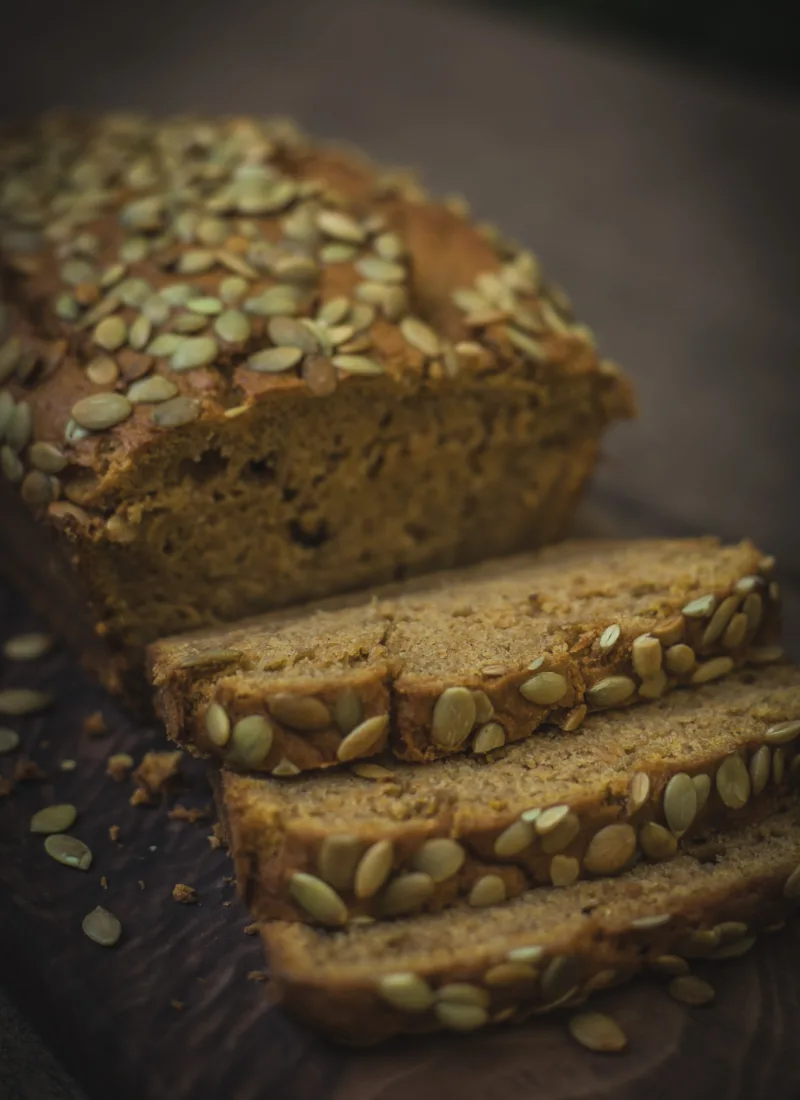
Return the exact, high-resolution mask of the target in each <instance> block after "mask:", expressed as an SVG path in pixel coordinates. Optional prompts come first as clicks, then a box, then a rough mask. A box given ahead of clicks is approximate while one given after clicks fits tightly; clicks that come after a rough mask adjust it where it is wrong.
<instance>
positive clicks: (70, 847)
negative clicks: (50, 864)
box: [44, 833, 92, 871]
mask: <svg viewBox="0 0 800 1100" xmlns="http://www.w3.org/2000/svg"><path fill="white" fill-rule="evenodd" d="M44 850H45V851H46V852H47V854H48V855H49V856H50V857H51V858H52V859H54V860H56V862H58V863H63V864H64V866H65V867H75V868H76V869H77V870H78V871H88V870H89V868H90V867H91V865H92V852H91V849H90V848H88V847H87V846H86V845H85V844H84V843H83V841H82V840H78V838H77V837H76V836H64V835H62V834H59V833H54V834H53V835H52V836H48V837H47V838H46V839H45V842H44Z"/></svg>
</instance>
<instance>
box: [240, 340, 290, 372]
mask: <svg viewBox="0 0 800 1100" xmlns="http://www.w3.org/2000/svg"><path fill="white" fill-rule="evenodd" d="M302 358H303V350H302V348H291V347H280V348H266V349H265V350H264V351H257V352H256V353H255V355H251V356H250V358H249V359H248V360H247V365H248V367H249V368H250V370H254V371H258V372H259V373H263V374H280V373H281V372H283V371H285V370H290V369H291V368H292V367H296V366H297V364H298V363H299V362H300V360H301V359H302Z"/></svg>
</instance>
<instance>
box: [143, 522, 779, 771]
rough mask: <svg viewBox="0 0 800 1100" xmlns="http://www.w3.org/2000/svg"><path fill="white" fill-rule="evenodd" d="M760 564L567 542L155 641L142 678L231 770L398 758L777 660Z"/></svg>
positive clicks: (174, 730) (703, 542) (575, 716)
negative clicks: (388, 754) (384, 754)
mask: <svg viewBox="0 0 800 1100" xmlns="http://www.w3.org/2000/svg"><path fill="white" fill-rule="evenodd" d="M771 568H772V561H771V559H764V558H763V557H762V555H761V554H760V553H759V551H758V550H756V549H755V547H753V546H752V545H751V544H750V543H747V542H743V543H740V544H739V545H738V546H727V547H726V546H721V545H720V544H719V542H718V541H717V540H715V539H692V540H648V541H631V542H612V541H599V540H598V541H575V542H568V543H564V544H562V545H561V546H559V547H555V548H553V549H552V550H548V551H544V552H542V553H540V554H537V555H532V556H527V557H522V558H514V559H506V560H501V561H495V562H492V563H489V564H487V565H484V566H478V567H475V568H472V569H469V570H464V571H460V572H447V573H440V574H434V575H432V576H430V577H428V578H424V579H423V580H421V581H417V582H409V583H407V584H405V585H401V586H391V587H388V588H384V589H377V590H374V591H373V592H371V593H365V594H361V595H358V596H354V597H352V598H351V599H349V600H345V601H341V600H339V601H332V602H328V603H325V604H322V605H317V606H310V607H308V608H305V609H303V610H301V611H299V612H294V613H293V614H284V615H271V616H266V617H263V618H260V619H254V620H251V621H249V622H246V623H244V624H239V625H238V626H236V627H231V628H225V629H219V630H212V631H204V632H202V633H199V634H194V635H183V636H180V637H178V638H173V639H167V640H166V641H162V642H159V643H157V644H156V645H154V646H153V647H152V648H151V650H150V664H151V676H152V679H153V683H154V684H155V686H156V690H157V706H158V708H159V710H160V712H161V714H162V716H163V718H164V720H165V723H166V726H167V731H168V733H169V734H170V736H171V737H173V738H175V739H176V740H179V741H183V742H187V743H189V744H190V745H193V746H195V747H196V748H197V749H198V750H199V751H200V752H201V753H208V754H214V755H217V756H219V757H221V758H223V759H224V760H225V762H226V763H227V764H229V765H231V766H233V767H238V768H241V769H254V770H259V771H268V772H271V773H272V774H273V775H277V776H287V775H293V774H297V772H299V771H302V770H305V769H311V768H319V767H324V766H327V765H331V764H336V763H339V762H346V761H350V760H354V759H357V758H364V757H370V756H375V755H377V754H378V753H380V752H381V751H382V750H383V749H384V748H385V747H386V745H387V742H388V745H389V747H390V748H391V750H392V751H393V752H394V754H395V755H396V756H398V757H399V758H401V759H405V760H409V761H427V760H434V759H436V758H438V757H443V756H448V755H450V754H452V753H456V752H463V751H465V750H469V749H471V750H472V751H473V752H478V753H481V752H484V751H486V748H487V747H489V746H491V747H495V746H498V745H502V744H504V743H506V742H510V741H517V740H519V739H521V738H523V737H527V736H528V735H529V734H530V733H531V732H532V731H534V730H535V729H537V728H538V727H539V726H540V725H541V724H542V723H543V722H544V721H545V720H547V721H550V722H553V723H555V724H556V725H558V726H560V727H561V728H563V729H565V730H573V729H576V728H577V727H578V726H579V725H580V724H581V722H582V721H583V719H584V716H585V715H586V713H587V710H597V709H603V708H606V707H610V706H625V705H628V704H631V703H635V702H640V701H642V700H645V699H655V698H658V697H659V696H661V695H662V694H663V693H664V692H665V691H667V690H668V689H669V688H671V687H673V686H675V685H677V684H687V685H689V684H702V683H706V682H708V681H711V680H714V679H717V678H719V677H720V676H723V675H724V674H726V673H727V672H729V671H731V669H733V668H734V667H736V666H737V665H740V664H742V663H743V662H745V661H746V660H752V661H758V662H763V661H767V660H771V659H774V658H775V657H776V656H779V655H780V651H779V650H778V649H776V647H775V645H774V644H773V643H774V642H775V641H776V639H777V636H778V630H779V624H778V615H777V599H778V591H777V585H775V584H774V582H770V581H769V579H768V578H769V574H770V571H771Z"/></svg>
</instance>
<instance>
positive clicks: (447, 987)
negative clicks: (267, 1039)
mask: <svg viewBox="0 0 800 1100" xmlns="http://www.w3.org/2000/svg"><path fill="white" fill-rule="evenodd" d="M798 902H800V817H799V816H798V810H797V808H796V807H794V808H792V809H790V810H787V811H784V812H782V813H778V814H775V815H774V816H773V817H771V818H769V819H768V820H767V821H766V822H763V823H761V824H759V825H750V826H747V827H745V828H744V829H742V830H740V831H737V832H731V833H724V834H722V833H721V834H711V835H709V836H707V837H705V838H702V839H700V838H698V839H697V840H695V841H694V842H692V844H691V845H690V850H689V852H687V853H685V854H682V855H680V856H678V857H677V858H676V859H674V860H672V861H671V862H669V863H662V864H656V865H645V864H641V865H639V866H638V867H635V868H634V869H633V870H632V871H630V872H629V873H628V874H626V875H623V876H622V877H621V878H618V879H599V880H597V881H595V882H577V883H575V884H574V885H572V886H569V887H566V888H565V889H562V890H556V889H543V890H536V891H533V892H531V893H530V894H528V895H525V896H523V897H520V898H517V899H516V900H514V901H511V902H509V903H508V904H507V905H504V906H500V907H499V908H497V909H492V910H491V911H490V912H480V913H476V912H472V911H470V910H455V909H451V910H447V911H446V912H444V913H439V914H436V915H423V916H417V917H414V918H410V919H408V918H407V919H404V920H402V921H396V922H393V923H391V924H384V923H377V924H372V925H361V926H353V927H350V928H348V929H347V930H346V931H340V932H321V931H317V930H315V929H313V928H310V927H308V926H307V925H302V924H285V923H280V922H273V923H267V924H264V925H262V935H263V938H264V941H265V945H266V947H267V951H268V955H269V959H270V971H271V975H272V978H273V979H274V981H275V982H276V983H277V987H278V990H279V992H280V994H281V995H282V998H283V1000H284V1002H285V1004H286V1006H287V1007H288V1008H289V1009H290V1010H291V1011H293V1012H295V1013H296V1014H298V1015H299V1016H300V1017H302V1018H303V1019H305V1020H307V1021H308V1022H309V1023H311V1024H313V1025H315V1026H316V1027H319V1028H321V1029H322V1030H324V1031H326V1032H327V1033H329V1034H331V1035H332V1036H333V1037H335V1038H337V1039H340V1040H343V1041H345V1042H349V1043H357V1044H365V1043H372V1042H377V1041H378V1040H380V1039H384V1038H386V1037H388V1036H389V1035H392V1034H394V1033H396V1032H403V1031H409V1032H425V1031H432V1030H436V1029H438V1028H450V1029H453V1030H463V1031H466V1030H472V1029H474V1028H478V1027H482V1026H484V1025H487V1024H490V1023H505V1022H514V1021H518V1020H522V1019H525V1018H526V1016H528V1015H530V1013H531V1012H544V1011H548V1010H549V1009H552V1008H556V1007H559V1006H561V1005H571V1004H576V1003H580V1001H582V1000H584V999H585V997H586V996H588V995H589V994H590V993H591V992H592V991H593V990H595V989H599V988H603V987H606V986H609V985H614V984H617V983H619V982H622V981H625V980H626V979H628V978H630V977H632V976H633V975H634V974H635V973H637V972H639V971H642V970H648V969H652V970H654V971H657V972H659V973H666V974H676V973H680V972H681V971H682V970H683V969H685V964H682V963H681V960H682V959H690V960H691V959H695V958H711V959H724V958H730V957H733V956H735V955H738V954H742V953H744V951H746V950H747V949H748V948H749V947H750V946H752V943H753V937H754V936H755V934H756V933H757V932H759V931H761V930H762V929H765V930H766V929H770V928H771V927H774V926H775V925H776V924H777V923H779V922H781V921H782V920H783V919H784V918H785V917H786V916H787V914H788V913H789V912H791V911H793V910H796V907H797V904H798Z"/></svg>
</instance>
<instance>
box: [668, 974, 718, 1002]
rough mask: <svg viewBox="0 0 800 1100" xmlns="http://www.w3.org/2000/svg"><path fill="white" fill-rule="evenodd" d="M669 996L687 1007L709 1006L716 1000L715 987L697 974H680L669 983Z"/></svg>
mask: <svg viewBox="0 0 800 1100" xmlns="http://www.w3.org/2000/svg"><path fill="white" fill-rule="evenodd" d="M668 988H669V995H670V997H673V998H674V999H675V1000H676V1001H680V1002H681V1004H685V1005H693V1006H694V1005H707V1004H710V1003H711V1002H712V1001H713V1000H714V987H713V986H712V985H710V984H709V983H708V982H707V981H704V980H703V978H698V977H697V975H695V974H679V975H678V977H677V978H673V979H672V981H671V982H670V983H669V987H668Z"/></svg>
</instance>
